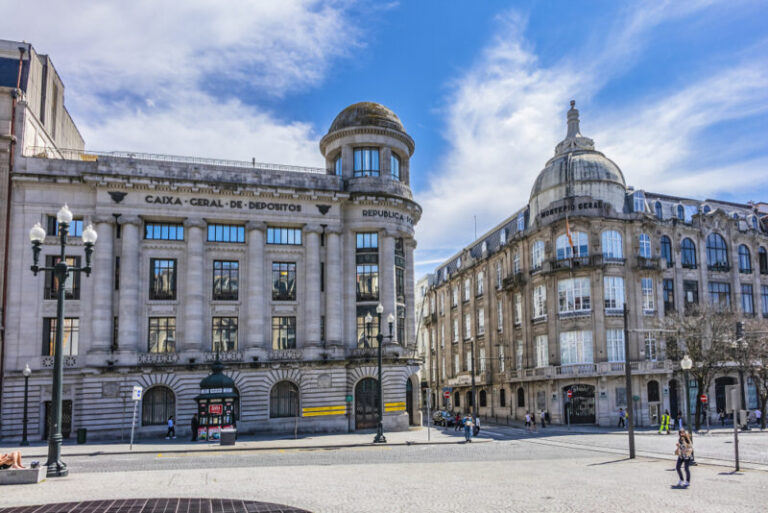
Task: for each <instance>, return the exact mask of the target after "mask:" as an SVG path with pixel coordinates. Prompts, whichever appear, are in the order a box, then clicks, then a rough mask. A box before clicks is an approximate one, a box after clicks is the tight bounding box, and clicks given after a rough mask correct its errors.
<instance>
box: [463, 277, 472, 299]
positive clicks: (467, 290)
mask: <svg viewBox="0 0 768 513" xmlns="http://www.w3.org/2000/svg"><path fill="white" fill-rule="evenodd" d="M471 291H472V280H471V279H469V278H465V279H464V302H465V303H466V302H467V301H469V298H470V296H471V295H472V292H471Z"/></svg>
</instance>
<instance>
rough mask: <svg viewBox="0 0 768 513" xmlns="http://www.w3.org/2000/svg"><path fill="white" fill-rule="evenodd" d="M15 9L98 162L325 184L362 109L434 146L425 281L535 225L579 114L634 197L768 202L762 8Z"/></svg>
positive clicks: (348, 5) (293, 0) (767, 76)
mask: <svg viewBox="0 0 768 513" xmlns="http://www.w3.org/2000/svg"><path fill="white" fill-rule="evenodd" d="M24 4H25V7H24V9H18V8H17V5H16V3H15V2H11V1H9V0H0V8H2V12H4V13H5V14H4V15H3V16H2V17H0V38H2V39H11V40H26V41H28V42H31V43H32V44H33V45H34V46H35V48H36V50H37V51H38V52H39V53H47V54H49V55H51V58H52V59H53V62H54V65H55V66H56V69H57V71H58V72H59V74H60V75H61V76H62V78H63V80H64V83H65V87H66V92H65V95H66V96H65V102H66V105H67V108H68V110H69V112H70V114H71V115H72V116H73V118H74V120H75V122H76V124H77V125H78V127H79V128H80V130H81V132H82V134H83V136H84V138H85V140H86V147H87V148H88V149H91V150H102V151H109V150H132V151H137V152H139V151H140V152H150V153H164V154H172V155H190V156H198V157H211V158H226V159H238V160H251V159H252V158H255V159H256V161H258V162H271V163H281V164H294V165H307V166H317V167H323V165H324V163H323V159H322V156H321V155H320V153H319V150H318V141H319V140H320V138H321V137H322V136H323V135H324V134H325V133H326V132H327V130H328V127H329V126H330V124H331V122H332V121H333V118H334V117H335V116H336V114H338V112H340V111H341V110H342V109H343V108H344V107H346V106H347V105H350V104H352V103H356V102H358V101H375V102H379V103H382V104H384V105H386V106H387V107H389V108H391V109H392V110H393V111H394V112H395V113H396V114H397V115H398V116H399V117H400V119H401V120H402V121H403V124H404V125H405V128H406V130H407V132H408V133H409V134H410V135H411V136H412V137H413V139H414V140H415V142H416V152H415V154H414V156H413V158H412V160H411V187H412V189H413V192H414V197H415V199H416V201H417V202H418V203H419V204H420V205H421V206H422V208H423V210H424V214H423V216H422V219H421V221H420V222H419V224H418V226H417V228H416V238H417V241H418V247H417V250H416V275H417V277H418V276H421V275H423V274H424V273H427V272H430V271H433V270H434V269H435V268H436V267H437V266H438V265H439V264H440V263H441V262H443V261H444V260H445V259H446V258H448V257H450V256H451V255H452V254H454V253H455V252H456V251H458V250H460V249H461V248H462V247H464V246H466V245H468V244H470V243H471V242H472V241H473V240H474V238H475V230H476V231H477V232H476V233H477V234H478V235H480V234H482V233H483V232H485V231H487V230H489V229H491V228H492V227H494V226H495V225H497V224H498V223H500V222H501V221H502V220H503V219H505V218H506V217H508V216H509V215H511V214H512V213H514V212H515V211H516V210H518V209H519V208H521V207H523V206H524V205H525V204H526V203H527V201H528V197H529V194H530V188H531V186H532V185H533V181H534V179H535V177H536V175H537V174H538V173H539V171H540V170H541V169H542V168H543V167H544V164H545V163H546V161H547V160H548V159H549V158H550V157H552V155H553V152H554V147H555V145H556V144H557V143H558V142H559V141H560V140H561V139H563V137H564V136H565V113H566V111H567V109H568V107H569V105H568V104H569V101H570V100H572V99H573V100H576V102H577V103H576V106H577V108H579V110H580V112H581V132H582V133H583V134H584V135H585V136H587V137H591V138H593V139H594V140H595V144H596V148H597V149H598V150H599V151H602V152H603V153H605V154H606V155H607V156H608V157H609V158H611V159H612V160H613V161H614V162H616V163H617V164H618V165H619V167H620V168H621V169H622V171H623V172H624V175H625V177H626V179H627V183H628V185H633V186H635V187H636V188H640V189H645V190H649V191H654V192H661V193H666V194H673V195H680V196H685V197H691V198H700V199H705V198H718V199H722V200H727V201H736V202H746V201H749V200H755V201H760V200H762V201H768V24H766V23H765V21H766V14H765V8H766V4H765V3H764V2H757V1H747V0H727V1H721V2H717V1H700V0H686V1H685V2H679V1H667V2H665V1H644V2H632V1H618V0H590V1H586V0H584V1H578V0H547V1H539V2H537V1H532V0H529V1H518V2H499V1H492V0H484V1H482V2H468V1H459V0H440V1H438V0H413V1H410V2H394V1H393V2H386V1H377V2H373V1H366V0H361V1H357V2H353V1H346V0H331V1H326V2H316V1H311V0H280V1H272V2H268V1H253V2H248V1H242V0H230V1H227V2H221V3H216V2H210V0H184V1H183V2H182V1H180V2H170V1H167V2H158V1H156V0H155V1H149V0H134V1H132V2H111V1H109V0H102V1H100V2H90V1H85V0H70V1H67V2H59V1H44V0H26V1H25V2H24Z"/></svg>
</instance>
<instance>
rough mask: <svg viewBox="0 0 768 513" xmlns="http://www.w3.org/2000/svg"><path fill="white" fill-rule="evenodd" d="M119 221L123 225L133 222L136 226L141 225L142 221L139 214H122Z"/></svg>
mask: <svg viewBox="0 0 768 513" xmlns="http://www.w3.org/2000/svg"><path fill="white" fill-rule="evenodd" d="M117 222H118V223H120V224H121V225H125V224H132V225H135V226H141V223H142V221H141V218H140V217H139V216H132V215H121V216H120V217H119V218H118V220H117Z"/></svg>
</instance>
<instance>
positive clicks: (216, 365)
mask: <svg viewBox="0 0 768 513" xmlns="http://www.w3.org/2000/svg"><path fill="white" fill-rule="evenodd" d="M211 370H212V371H213V372H211V374H209V375H208V376H207V377H205V378H204V379H203V380H202V381H200V395H198V396H197V397H195V401H197V417H198V428H197V439H198V440H220V439H221V430H222V429H234V428H235V422H236V420H237V419H235V402H236V401H237V399H238V397H239V394H238V393H237V391H236V390H235V382H234V380H233V379H232V378H230V377H229V376H227V375H225V374H224V373H223V372H222V371H223V370H224V365H222V363H221V361H219V360H218V359H217V360H216V361H215V362H213V364H212V365H211Z"/></svg>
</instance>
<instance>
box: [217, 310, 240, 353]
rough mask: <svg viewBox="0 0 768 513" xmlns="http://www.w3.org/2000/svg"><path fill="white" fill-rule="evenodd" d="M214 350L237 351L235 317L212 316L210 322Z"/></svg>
mask: <svg viewBox="0 0 768 513" xmlns="http://www.w3.org/2000/svg"><path fill="white" fill-rule="evenodd" d="M211 325H212V331H213V347H212V350H213V351H214V352H215V351H222V352H225V351H237V317H214V318H213V321H212V323H211Z"/></svg>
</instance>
